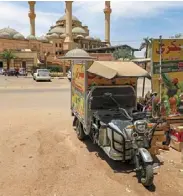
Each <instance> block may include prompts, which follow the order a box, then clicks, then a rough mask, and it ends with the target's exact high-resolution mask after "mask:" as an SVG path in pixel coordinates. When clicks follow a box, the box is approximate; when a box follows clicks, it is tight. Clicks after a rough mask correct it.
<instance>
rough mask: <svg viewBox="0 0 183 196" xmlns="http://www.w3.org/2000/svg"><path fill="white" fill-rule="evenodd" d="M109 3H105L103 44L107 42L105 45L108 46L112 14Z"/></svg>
mask: <svg viewBox="0 0 183 196" xmlns="http://www.w3.org/2000/svg"><path fill="white" fill-rule="evenodd" d="M110 3H111V2H110V1H105V9H104V14H105V42H107V45H110V14H111V12H112V10H111V6H110Z"/></svg>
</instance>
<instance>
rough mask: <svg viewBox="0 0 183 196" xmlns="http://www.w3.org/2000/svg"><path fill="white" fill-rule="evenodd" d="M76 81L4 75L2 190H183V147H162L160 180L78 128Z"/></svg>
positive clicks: (140, 194) (110, 193)
mask: <svg viewBox="0 0 183 196" xmlns="http://www.w3.org/2000/svg"><path fill="white" fill-rule="evenodd" d="M69 84H70V83H69V82H68V81H67V79H53V81H52V82H51V83H48V82H45V83H44V82H38V83H36V82H35V81H33V80H32V79H31V78H11V77H7V78H6V77H3V76H0V111H1V112H0V123H1V126H0V196H119V195H123V196H126V195H133V196H146V195H148V196H149V195H152V196H165V195H166V196H172V195H176V196H183V183H182V182H183V172H182V170H181V169H183V166H182V165H181V153H179V152H176V151H174V150H170V151H168V152H162V153H161V155H160V156H158V158H159V159H160V161H161V162H162V163H163V165H161V167H160V168H158V169H156V170H155V180H154V186H153V187H151V189H149V190H147V189H145V188H144V187H143V186H142V185H141V184H140V183H138V181H137V178H136V177H135V173H134V172H132V167H129V166H128V165H125V164H122V163H116V162H113V161H111V160H109V159H108V158H107V157H106V156H105V155H104V153H103V152H102V151H101V150H100V149H99V148H98V147H97V146H94V145H93V144H92V143H91V142H90V141H89V140H88V141H86V142H84V143H83V142H80V141H79V140H78V139H77V137H76V134H75V132H74V130H73V128H72V117H71V115H70V109H69V108H70V85H69Z"/></svg>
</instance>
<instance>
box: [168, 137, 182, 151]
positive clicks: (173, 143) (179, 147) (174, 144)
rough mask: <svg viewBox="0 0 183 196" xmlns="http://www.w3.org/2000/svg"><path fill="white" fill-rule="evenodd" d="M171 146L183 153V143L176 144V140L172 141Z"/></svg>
mask: <svg viewBox="0 0 183 196" xmlns="http://www.w3.org/2000/svg"><path fill="white" fill-rule="evenodd" d="M170 146H171V147H172V148H173V149H175V150H177V151H179V152H181V150H182V151H183V142H176V141H175V140H173V139H171V141H170Z"/></svg>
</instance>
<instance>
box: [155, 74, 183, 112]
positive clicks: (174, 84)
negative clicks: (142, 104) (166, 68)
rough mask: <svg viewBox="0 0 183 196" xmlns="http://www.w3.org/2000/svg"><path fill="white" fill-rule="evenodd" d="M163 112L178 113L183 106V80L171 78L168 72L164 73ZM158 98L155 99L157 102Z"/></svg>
mask: <svg viewBox="0 0 183 196" xmlns="http://www.w3.org/2000/svg"><path fill="white" fill-rule="evenodd" d="M162 82H163V86H164V88H163V90H162V111H161V112H162V113H163V114H165V113H166V115H176V114H178V113H179V112H178V111H179V107H180V106H181V101H183V100H182V98H183V97H181V93H182V92H183V81H181V82H180V81H179V79H178V78H173V79H171V78H170V77H169V75H168V74H167V73H162ZM157 100H158V98H157ZM157 100H154V102H155V103H157Z"/></svg>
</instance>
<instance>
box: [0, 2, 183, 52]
mask: <svg viewBox="0 0 183 196" xmlns="http://www.w3.org/2000/svg"><path fill="white" fill-rule="evenodd" d="M111 8H112V14H111V42H112V44H129V45H131V46H133V47H136V48H138V47H139V46H140V43H141V42H142V39H143V38H144V37H147V36H149V37H154V38H157V37H158V36H159V35H163V37H164V38H168V37H169V36H171V35H174V34H177V33H183V2H175V1H174V2H173V1H171V2H170V1H169V2H166V1H162V2H161V1H160V2H156V1H154V2H153V1H152V2H146V1H140V2H136V1H135V2H131V1H128V2H124V1H121V2H117V1H111ZM103 9H104V1H98V2H97V1H91V2H89V1H88V2H84V1H83V2H78V1H74V3H73V15H75V16H76V17H77V18H78V19H79V20H80V21H82V22H83V24H84V25H88V27H89V29H90V35H91V36H93V37H100V38H101V39H102V40H103V39H104V13H103ZM28 10H29V7H28V3H27V2H18V1H17V2H16V1H13V2H10V1H0V21H1V22H0V28H4V27H7V26H10V27H11V28H14V29H16V30H18V31H19V32H21V33H22V34H24V35H25V36H28V35H29V18H28ZM35 10H36V14H37V17H36V34H37V36H41V35H43V34H46V33H47V31H48V30H49V27H50V25H52V24H54V23H55V22H56V20H57V19H58V18H59V17H61V16H62V15H63V14H64V10H65V2H63V1H60V2H58V1H57V2H56V1H55V2H54V1H50V2H36V9H35Z"/></svg>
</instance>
